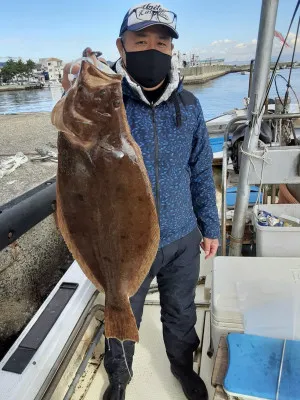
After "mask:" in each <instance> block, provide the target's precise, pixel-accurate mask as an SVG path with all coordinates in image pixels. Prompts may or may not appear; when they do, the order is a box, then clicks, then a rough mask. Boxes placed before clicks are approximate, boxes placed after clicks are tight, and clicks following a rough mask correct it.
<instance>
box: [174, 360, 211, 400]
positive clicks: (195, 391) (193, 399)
mask: <svg viewBox="0 0 300 400" xmlns="http://www.w3.org/2000/svg"><path fill="white" fill-rule="evenodd" d="M171 372H172V374H173V375H174V376H175V378H177V379H178V380H179V382H180V384H181V386H182V390H183V393H184V394H185V396H186V398H187V399H188V400H208V393H207V389H206V386H205V383H204V382H203V380H202V379H201V378H200V376H199V375H197V374H196V372H195V371H194V370H191V369H188V370H187V369H184V368H178V367H174V366H172V365H171Z"/></svg>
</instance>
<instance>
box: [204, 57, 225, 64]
mask: <svg viewBox="0 0 300 400" xmlns="http://www.w3.org/2000/svg"><path fill="white" fill-rule="evenodd" d="M224 61H225V59H224V58H207V59H206V60H199V62H198V63H199V65H224Z"/></svg>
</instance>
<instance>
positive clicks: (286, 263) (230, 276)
mask: <svg viewBox="0 0 300 400" xmlns="http://www.w3.org/2000/svg"><path fill="white" fill-rule="evenodd" d="M271 279H272V280H274V281H277V282H283V283H284V282H285V283H298V284H299V285H300V258H285V257H280V258H273V257H216V258H215V259H214V265H213V274H212V305H211V312H212V318H213V319H214V321H215V323H216V324H220V325H224V324H227V323H230V324H236V325H241V324H243V313H242V310H241V308H240V304H239V299H238V292H237V284H238V282H243V284H244V286H245V285H246V283H247V281H249V282H250V284H252V283H253V281H261V280H262V281H264V282H269V281H270V280H271ZM299 289H300V287H299Z"/></svg>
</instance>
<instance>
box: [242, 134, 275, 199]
mask: <svg viewBox="0 0 300 400" xmlns="http://www.w3.org/2000/svg"><path fill="white" fill-rule="evenodd" d="M259 143H260V144H261V146H263V154H262V155H261V156H260V155H258V154H255V153H250V152H248V151H245V150H244V149H243V146H241V153H242V154H244V155H245V156H247V157H249V159H250V163H251V165H252V167H253V169H254V172H255V174H256V176H257V177H258V179H259V180H260V184H259V191H258V195H257V198H256V202H255V206H256V205H260V197H261V193H262V186H263V175H264V167H265V164H269V165H271V163H272V159H271V158H270V157H268V147H267V145H266V144H265V143H264V142H262V141H261V140H259ZM253 158H255V159H257V160H262V161H263V165H262V168H261V174H260V175H259V174H258V172H257V169H256V167H255V164H254V162H253Z"/></svg>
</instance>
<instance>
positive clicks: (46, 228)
mask: <svg viewBox="0 0 300 400" xmlns="http://www.w3.org/2000/svg"><path fill="white" fill-rule="evenodd" d="M70 262H71V257H70V255H69V252H68V250H67V248H66V246H65V244H64V241H63V238H62V236H61V234H60V232H59V231H58V229H57V227H56V224H55V218H54V214H52V215H50V216H49V217H48V218H46V219H45V220H43V221H42V222H40V223H39V224H37V225H36V226H34V227H33V228H32V229H30V230H29V231H28V232H27V233H25V234H24V235H23V236H21V237H20V238H19V239H18V240H17V241H15V242H14V243H13V244H11V245H10V246H8V247H7V248H5V249H4V250H2V251H1V252H0V354H1V353H2V355H3V353H4V352H5V350H7V349H8V348H7V347H9V346H10V345H11V344H12V342H13V341H14V339H15V337H16V335H17V334H18V333H19V332H20V331H21V330H22V329H23V328H24V326H25V325H26V324H27V323H28V322H29V321H30V319H31V318H32V316H33V315H34V314H35V312H36V311H37V310H38V308H39V307H40V305H41V304H42V302H43V301H44V299H45V298H46V297H47V295H48V294H49V293H50V291H51V290H52V288H53V287H54V286H55V285H56V283H57V282H58V280H59V279H60V278H61V276H62V275H63V273H64V272H65V270H66V268H67V267H68V266H69V264H70ZM1 348H2V349H1ZM0 359H1V357H0Z"/></svg>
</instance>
